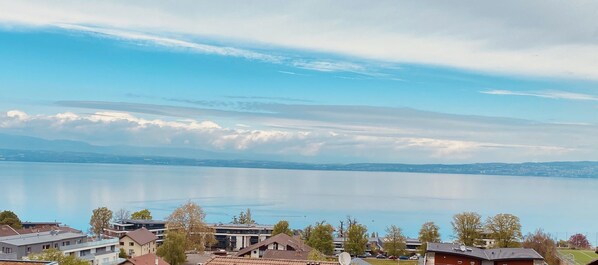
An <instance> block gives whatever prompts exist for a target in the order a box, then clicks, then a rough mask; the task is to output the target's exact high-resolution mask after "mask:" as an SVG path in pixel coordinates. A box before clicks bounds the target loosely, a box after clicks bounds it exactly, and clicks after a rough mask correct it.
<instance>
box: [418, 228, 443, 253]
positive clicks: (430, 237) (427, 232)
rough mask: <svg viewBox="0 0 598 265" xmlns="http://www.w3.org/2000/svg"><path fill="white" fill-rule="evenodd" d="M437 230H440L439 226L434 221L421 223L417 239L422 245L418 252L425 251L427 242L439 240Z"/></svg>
mask: <svg viewBox="0 0 598 265" xmlns="http://www.w3.org/2000/svg"><path fill="white" fill-rule="evenodd" d="M438 230H440V228H439V227H438V226H437V225H436V224H435V223H434V222H426V223H424V224H423V225H422V227H421V229H420V230H419V237H418V238H419V241H420V242H422V246H421V248H420V252H421V253H422V254H424V253H426V249H427V248H428V243H438V242H440V233H439V232H438Z"/></svg>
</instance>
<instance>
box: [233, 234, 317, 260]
mask: <svg viewBox="0 0 598 265" xmlns="http://www.w3.org/2000/svg"><path fill="white" fill-rule="evenodd" d="M266 250H280V251H293V252H306V253H309V252H310V251H311V247H309V246H308V245H306V244H305V243H304V242H303V240H301V239H299V238H298V237H291V236H289V235H287V234H278V235H275V236H273V237H270V238H268V239H266V240H263V241H261V242H258V243H256V244H253V245H251V246H248V247H246V248H243V249H241V250H240V251H239V252H238V253H237V257H251V258H261V257H263V256H264V253H265V252H266ZM268 255H275V254H268ZM300 255H302V254H300ZM306 255H307V254H306Z"/></svg>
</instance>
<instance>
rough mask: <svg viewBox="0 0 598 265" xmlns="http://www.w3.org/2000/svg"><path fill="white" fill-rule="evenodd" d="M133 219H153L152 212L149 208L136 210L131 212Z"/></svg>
mask: <svg viewBox="0 0 598 265" xmlns="http://www.w3.org/2000/svg"><path fill="white" fill-rule="evenodd" d="M131 219H133V220H152V213H151V212H150V211H149V210H148V209H143V210H141V211H137V212H134V213H133V214H131Z"/></svg>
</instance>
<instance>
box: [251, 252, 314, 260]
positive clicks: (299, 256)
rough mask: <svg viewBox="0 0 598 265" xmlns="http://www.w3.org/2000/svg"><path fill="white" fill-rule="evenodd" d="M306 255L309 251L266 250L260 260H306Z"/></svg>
mask: <svg viewBox="0 0 598 265" xmlns="http://www.w3.org/2000/svg"><path fill="white" fill-rule="evenodd" d="M308 255H309V251H293V250H276V249H266V251H265V252H264V255H263V256H262V258H264V259H291V260H307V256H308Z"/></svg>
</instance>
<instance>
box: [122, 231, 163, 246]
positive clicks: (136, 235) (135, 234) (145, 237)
mask: <svg viewBox="0 0 598 265" xmlns="http://www.w3.org/2000/svg"><path fill="white" fill-rule="evenodd" d="M123 237H129V238H131V239H132V240H133V241H135V242H137V244H139V245H145V244H147V243H149V242H152V241H155V240H157V239H158V237H157V236H156V235H154V233H152V232H150V231H149V230H147V228H145V227H142V228H139V229H137V230H135V231H131V232H129V233H127V234H125V235H124V236H123Z"/></svg>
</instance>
